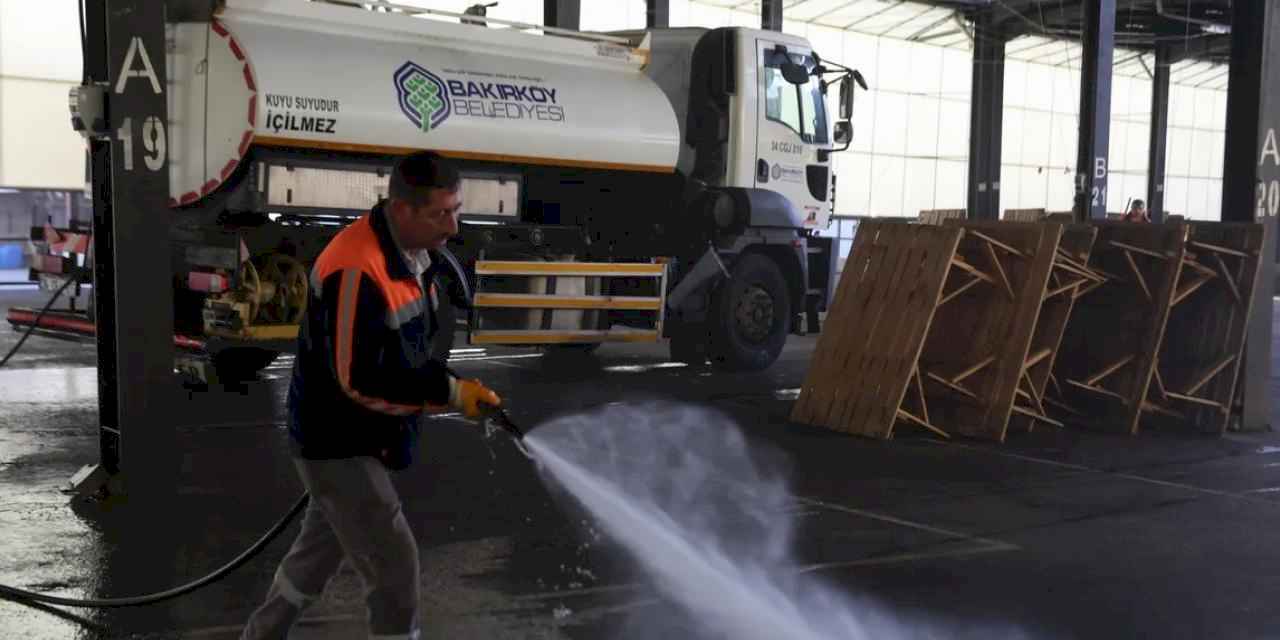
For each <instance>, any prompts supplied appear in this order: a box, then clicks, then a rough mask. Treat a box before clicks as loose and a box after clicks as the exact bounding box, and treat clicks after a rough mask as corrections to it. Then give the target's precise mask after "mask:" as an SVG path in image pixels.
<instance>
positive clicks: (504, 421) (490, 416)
mask: <svg viewBox="0 0 1280 640" xmlns="http://www.w3.org/2000/svg"><path fill="white" fill-rule="evenodd" d="M480 411H481V415H483V416H484V419H485V420H486V421H488V422H491V423H493V424H495V425H497V426H499V427H501V428H502V430H503V431H506V432H507V433H508V434H510V435H511V437H512V438H515V439H516V440H517V441H523V440H524V431H523V430H522V429H521V428H520V427H519V426H517V425H516V423H515V422H513V421H512V420H511V416H509V415H507V411H506V410H505V409H503V408H502V407H499V406H495V405H491V404H486V403H483V402H482V403H480Z"/></svg>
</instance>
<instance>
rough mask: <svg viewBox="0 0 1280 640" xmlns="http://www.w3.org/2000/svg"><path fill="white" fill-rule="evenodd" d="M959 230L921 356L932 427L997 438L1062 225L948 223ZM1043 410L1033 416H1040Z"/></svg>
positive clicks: (1012, 401) (1022, 366)
mask: <svg viewBox="0 0 1280 640" xmlns="http://www.w3.org/2000/svg"><path fill="white" fill-rule="evenodd" d="M946 226H955V227H960V228H963V229H964V230H965V235H964V237H963V238H962V239H961V242H960V246H959V249H958V250H957V261H958V266H959V267H960V269H958V270H957V269H953V270H952V275H951V278H950V279H949V282H948V283H947V288H946V290H945V292H944V293H943V304H942V305H941V306H940V307H939V308H938V311H937V313H936V314H935V316H934V320H933V324H932V326H931V329H930V331H929V337H928V339H927V340H926V342H925V348H924V351H923V353H922V354H921V356H920V365H919V368H920V372H921V374H922V375H923V377H924V381H925V396H926V399H927V401H928V408H929V411H930V414H931V415H932V416H933V422H934V424H936V425H937V426H939V427H940V428H942V429H944V430H946V431H948V432H950V433H958V434H963V435H966V436H971V437H978V438H985V439H990V440H996V441H1003V440H1004V438H1005V434H1006V432H1007V428H1008V425H1009V418H1010V414H1011V412H1012V411H1014V407H1015V406H1021V405H1018V404H1016V403H1015V400H1016V399H1017V396H1018V389H1019V387H1020V386H1021V384H1020V383H1021V380H1022V378H1023V377H1024V376H1025V372H1026V370H1027V364H1026V363H1027V360H1028V349H1029V348H1030V345H1031V341H1032V337H1033V335H1034V333H1035V327H1036V319H1037V317H1038V315H1039V312H1040V309H1041V306H1042V304H1043V302H1044V294H1045V288H1046V284H1047V283H1048V282H1049V278H1050V272H1051V271H1052V269H1053V264H1054V261H1055V258H1056V251H1057V249H1058V243H1059V240H1060V238H1061V236H1062V230H1063V227H1062V225H1057V224H1039V223H1028V222H995V221H981V222H980V221H959V220H948V221H947V222H946ZM1043 414H1044V411H1043V409H1042V408H1040V409H1038V410H1037V412H1036V415H1043Z"/></svg>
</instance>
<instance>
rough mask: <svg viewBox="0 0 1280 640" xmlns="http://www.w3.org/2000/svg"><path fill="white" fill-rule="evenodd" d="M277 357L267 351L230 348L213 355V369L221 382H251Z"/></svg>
mask: <svg viewBox="0 0 1280 640" xmlns="http://www.w3.org/2000/svg"><path fill="white" fill-rule="evenodd" d="M277 355H279V354H278V353H277V352H275V351H271V350H269V349H259V348H257V347H232V348H230V349H224V350H222V351H219V352H217V353H215V354H213V369H214V371H215V372H216V373H217V374H218V380H220V381H222V382H244V381H247V380H253V379H254V378H256V377H257V376H258V372H259V371H262V370H263V369H266V368H267V365H270V364H271V363H272V362H274V361H275V359H276V356H277Z"/></svg>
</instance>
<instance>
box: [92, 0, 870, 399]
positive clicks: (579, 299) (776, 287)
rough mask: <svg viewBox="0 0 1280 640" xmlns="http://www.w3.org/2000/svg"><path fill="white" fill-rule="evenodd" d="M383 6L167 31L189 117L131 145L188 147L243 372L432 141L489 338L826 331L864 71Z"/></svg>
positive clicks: (737, 356) (195, 208)
mask: <svg viewBox="0 0 1280 640" xmlns="http://www.w3.org/2000/svg"><path fill="white" fill-rule="evenodd" d="M380 6H382V7H384V11H380V12H373V11H367V10H363V9H360V8H357V7H352V6H342V5H340V4H339V3H323V2H301V1H299V0H225V2H220V3H218V5H217V7H216V8H215V9H214V11H213V13H212V15H211V16H209V18H208V20H207V21H195V22H181V23H177V24H171V25H169V29H168V40H169V42H168V47H167V49H168V51H167V56H168V57H167V59H166V68H167V75H168V78H167V79H160V81H161V82H164V81H166V80H167V85H168V86H167V89H168V90H167V91H166V94H167V96H168V98H167V99H168V126H167V127H166V128H161V127H159V125H158V123H150V124H151V125H152V135H151V136H150V139H147V138H148V135H147V128H146V124H144V126H143V128H142V132H143V139H142V140H140V141H135V142H134V144H145V145H146V146H147V150H148V152H155V147H156V146H157V145H161V146H165V145H167V150H162V151H161V152H164V153H167V154H168V161H169V184H170V194H171V199H170V203H169V204H170V208H171V209H172V211H171V212H170V213H171V215H172V224H173V232H172V234H171V235H172V238H173V241H174V245H173V246H174V251H173V256H174V260H175V265H174V266H175V273H176V275H177V277H176V278H175V282H176V283H177V290H176V291H175V301H176V305H177V306H176V309H175V312H176V323H177V327H176V328H177V333H178V334H179V335H180V336H187V337H190V338H193V339H196V340H197V341H202V340H208V341H209V342H210V344H212V342H213V341H214V339H216V340H217V343H218V344H219V345H222V346H221V347H220V350H221V351H222V353H223V354H224V355H225V357H224V358H223V362H224V363H231V364H233V365H234V366H231V365H229V366H230V368H239V369H241V370H244V371H252V370H253V369H255V368H256V367H259V366H264V365H265V363H266V362H269V360H270V358H271V357H273V356H274V355H275V353H276V352H277V351H278V350H288V349H291V348H292V339H293V338H294V336H296V332H297V322H298V320H299V318H300V317H301V311H302V308H303V307H304V306H305V304H306V300H307V287H308V278H307V271H308V269H309V265H310V263H311V261H312V260H313V259H314V258H315V256H316V255H318V253H319V251H320V250H321V249H322V248H323V246H324V244H325V242H327V240H328V239H329V238H330V237H332V235H333V234H334V233H336V231H337V230H338V229H340V228H341V226H342V225H343V224H345V223H346V222H349V221H351V220H353V219H355V217H358V216H359V215H362V214H363V213H365V212H366V211H367V210H368V209H369V207H370V206H371V205H372V204H373V203H374V202H375V201H376V200H377V199H379V198H380V197H383V196H385V194H386V184H387V177H386V176H387V170H388V169H389V168H390V166H391V164H392V163H393V162H394V160H395V158H396V157H397V156H399V155H401V154H404V153H408V152H411V151H414V150H420V149H430V150H434V151H437V152H439V153H441V154H443V155H445V156H447V157H450V158H452V159H454V160H455V161H456V162H457V164H458V165H459V167H460V170H461V171H462V174H463V185H462V190H463V202H464V205H463V216H462V225H461V233H460V235H459V237H458V238H456V239H455V240H454V241H453V242H451V243H450V246H449V248H450V249H451V251H452V254H453V256H456V258H455V259H454V262H455V264H454V270H453V271H454V277H453V278H452V279H449V281H448V282H440V283H438V284H439V285H440V286H439V287H438V288H439V289H440V290H441V291H443V292H445V293H446V294H447V295H442V296H440V298H441V303H442V305H443V309H444V310H445V312H446V313H450V314H456V316H455V317H456V318H457V320H458V322H459V324H463V325H465V327H466V329H467V331H468V336H469V340H470V341H471V342H473V343H482V344H521V345H545V346H560V347H562V348H571V349H590V348H592V347H593V346H594V345H598V344H600V343H602V342H610V341H647V340H653V341H656V340H660V339H663V338H669V339H670V344H671V351H672V355H673V357H675V358H677V359H681V360H702V359H706V358H710V359H711V360H712V361H713V362H715V363H718V364H720V365H722V366H724V367H727V368H734V369H759V368H763V367H767V366H769V365H770V364H771V363H772V362H773V361H774V360H775V359H776V358H777V356H778V354H779V352H780V351H781V349H782V346H783V344H784V342H785V341H786V338H787V336H788V334H790V333H792V332H803V331H805V330H815V329H816V321H817V314H818V312H819V311H820V310H823V309H824V308H825V306H826V304H827V301H828V299H829V298H830V295H831V291H832V288H833V284H834V273H835V266H836V257H835V256H834V255H833V254H832V245H831V243H830V241H829V240H828V239H825V238H821V237H818V236H817V234H816V231H817V230H820V229H824V228H826V226H827V223H828V220H829V217H830V215H831V213H832V211H833V207H834V189H833V182H834V176H833V175H832V172H831V162H830V161H831V154H832V153H833V152H834V151H838V150H842V149H843V148H847V147H848V143H849V140H850V137H851V127H850V124H849V117H850V112H851V109H852V95H853V82H857V83H858V84H862V79H861V76H859V75H858V74H857V72H856V71H852V70H850V69H847V68H845V67H842V66H840V65H833V64H832V63H829V62H826V61H824V60H823V59H821V58H820V56H819V55H818V53H817V52H814V51H813V50H812V48H811V47H810V45H809V43H808V42H807V41H806V40H805V39H803V38H798V37H795V36H790V35H786V34H782V33H776V32H770V31H759V30H752V29H742V28H723V29H710V30H708V29H701V28H673V29H649V30H644V31H635V32H624V33H613V34H586V33H580V32H567V31H560V30H555V29H543V28H542V27H535V26H530V25H514V26H512V25H507V26H505V27H495V26H494V25H496V24H497V23H500V22H502V21H497V20H493V19H484V20H483V21H478V20H477V19H475V18H471V19H469V20H464V23H461V24H460V23H457V22H449V21H445V20H439V19H430V18H431V16H429V15H424V14H427V13H431V14H437V13H440V12H433V11H424V10H422V9H420V8H416V7H396V6H395V5H380ZM385 8H390V9H391V12H385ZM443 15H449V14H443ZM468 21H469V22H471V23H470V24H467V23H466V22H468ZM476 22H482V23H481V24H476ZM534 30H539V31H543V33H541V34H538V33H533V32H532V31H534ZM152 55H155V54H154V52H153V54H152ZM130 65H131V66H130ZM130 65H127V66H129V68H132V69H136V70H137V71H134V72H133V75H134V76H140V77H139V78H138V79H132V78H131V79H130V81H132V82H139V81H143V80H145V79H146V78H145V73H146V67H147V63H145V61H133V62H131V63H130ZM834 74H840V75H842V76H843V77H842V78H841V79H840V82H839V84H838V85H833V86H838V87H839V104H840V113H839V118H838V120H839V121H838V122H836V123H834V126H833V124H832V120H833V118H830V117H829V116H828V113H827V108H826V100H825V99H824V97H825V95H826V94H827V86H828V82H827V81H826V79H824V77H827V76H831V75H834ZM122 81H123V80H122ZM864 88H865V85H864ZM72 101H73V104H75V103H76V102H77V97H76V96H75V95H74V94H73V100H72ZM73 120H74V118H73ZM156 131H159V132H161V134H163V133H164V132H165V131H167V136H166V135H157V134H156V133H155V132H156ZM835 145H843V147H842V148H835ZM129 153H132V152H131V151H130V152H129ZM142 157H143V158H148V157H149V156H146V155H145V154H144V155H143V156H142ZM806 325H807V329H806ZM444 333H445V334H449V335H447V336H443V337H442V343H441V344H440V345H438V346H439V347H440V348H448V346H450V345H451V343H452V339H453V336H452V334H451V332H444ZM232 354H234V357H232ZM224 375H225V374H224Z"/></svg>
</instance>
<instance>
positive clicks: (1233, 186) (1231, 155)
mask: <svg viewBox="0 0 1280 640" xmlns="http://www.w3.org/2000/svg"><path fill="white" fill-rule="evenodd" d="M1277 55H1280V0H1256V1H1255V2H1237V3H1235V4H1234V5H1233V6H1232V16H1231V70H1230V76H1229V86H1230V91H1229V93H1228V94H1227V139H1226V148H1225V149H1224V154H1223V174H1222V176H1223V179H1222V219H1223V221H1228V222H1261V223H1263V224H1264V225H1266V227H1267V234H1268V238H1269V240H1270V241H1269V242H1267V245H1266V247H1265V249H1264V251H1263V253H1262V258H1263V259H1262V260H1261V261H1260V262H1261V265H1260V269H1259V274H1258V285H1257V288H1255V290H1254V298H1253V299H1254V304H1253V313H1252V315H1251V316H1250V319H1249V335H1248V338H1246V341H1245V361H1244V366H1243V368H1242V369H1241V374H1240V375H1241V377H1240V380H1239V384H1240V385H1241V386H1242V387H1243V400H1244V406H1243V408H1242V411H1241V427H1242V428H1244V429H1247V430H1256V429H1265V428H1267V427H1269V426H1270V423H1271V391H1270V389H1269V387H1270V382H1271V357H1272V348H1271V347H1272V335H1271V330H1272V311H1273V310H1272V294H1273V293H1274V291H1275V278H1276V265H1275V261H1276V241H1277V234H1276V214H1277V213H1278V212H1280V114H1278V113H1277V112H1276V110H1277V109H1280V62H1278V61H1277V60H1276V56H1277Z"/></svg>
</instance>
